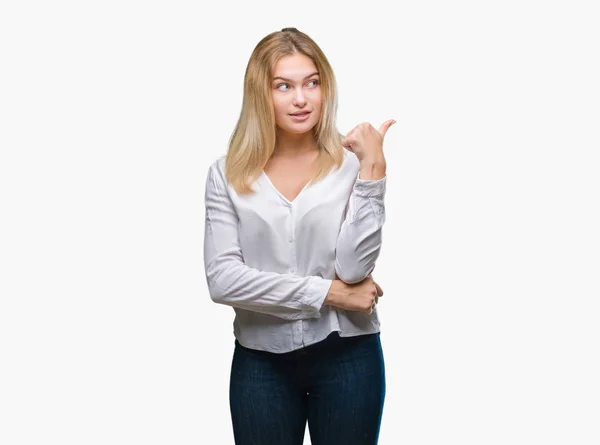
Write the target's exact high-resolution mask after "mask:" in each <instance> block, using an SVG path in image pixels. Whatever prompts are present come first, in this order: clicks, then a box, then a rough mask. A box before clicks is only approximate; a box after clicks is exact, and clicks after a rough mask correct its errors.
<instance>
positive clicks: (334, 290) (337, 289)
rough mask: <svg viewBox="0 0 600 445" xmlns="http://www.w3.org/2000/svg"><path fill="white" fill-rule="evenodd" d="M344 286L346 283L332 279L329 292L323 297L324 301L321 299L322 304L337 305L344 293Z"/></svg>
mask: <svg viewBox="0 0 600 445" xmlns="http://www.w3.org/2000/svg"><path fill="white" fill-rule="evenodd" d="M345 286H346V283H344V282H343V281H342V280H333V281H332V282H331V287H330V288H329V292H327V296H326V297H325V301H323V306H337V305H338V304H339V302H340V300H341V299H342V298H343V297H344V295H345V293H344V288H345Z"/></svg>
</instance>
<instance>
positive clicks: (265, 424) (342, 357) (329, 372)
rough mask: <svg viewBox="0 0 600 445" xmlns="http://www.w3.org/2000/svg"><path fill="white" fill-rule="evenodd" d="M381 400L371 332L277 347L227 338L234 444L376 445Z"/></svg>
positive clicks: (377, 345) (377, 349) (381, 375)
mask: <svg viewBox="0 0 600 445" xmlns="http://www.w3.org/2000/svg"><path fill="white" fill-rule="evenodd" d="M384 399H385V366H384V360H383V351H382V349H381V342H380V336H379V333H375V334H366V335H359V336H356V337H340V336H339V334H338V332H337V331H334V332H332V333H331V334H330V335H329V336H328V337H327V338H326V339H325V340H322V341H320V342H318V343H315V344H312V345H310V346H307V347H305V348H303V349H299V350H296V351H292V352H286V353H283V354H277V353H272V352H266V351H258V350H255V349H249V348H245V347H243V346H242V345H240V344H239V342H238V341H237V340H235V349H234V353H233V359H232V364H231V376H230V387H229V403H230V409H231V419H232V424H233V433H234V438H235V444H236V445H302V444H303V441H304V432H305V429H306V423H307V421H308V430H309V434H310V440H311V444H312V445H376V444H377V440H378V436H379V427H380V424H381V417H382V413H383V404H384Z"/></svg>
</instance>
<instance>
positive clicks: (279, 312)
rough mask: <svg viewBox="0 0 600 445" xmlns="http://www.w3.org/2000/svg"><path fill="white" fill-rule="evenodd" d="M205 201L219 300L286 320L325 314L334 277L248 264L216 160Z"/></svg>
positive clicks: (211, 276) (212, 286)
mask: <svg viewBox="0 0 600 445" xmlns="http://www.w3.org/2000/svg"><path fill="white" fill-rule="evenodd" d="M205 206H206V207H205V208H206V219H205V231H204V267H205V272H206V282H207V284H208V290H209V294H210V297H211V299H212V300H213V301H214V302H215V303H219V304H224V305H228V306H232V307H236V308H241V309H246V310H249V311H255V312H261V313H264V314H270V315H274V316H276V317H279V318H283V319H286V320H298V319H307V318H320V317H321V313H320V308H321V306H322V304H323V301H324V300H325V297H326V296H327V293H328V292H329V288H330V287H331V284H332V281H333V280H329V279H324V278H321V277H318V276H308V277H301V276H297V275H294V274H280V273H276V272H266V271H259V270H257V269H254V268H251V267H249V266H247V265H246V264H245V263H244V259H243V254H242V250H241V247H240V242H239V233H238V215H237V212H236V210H235V207H234V205H233V202H232V200H231V198H230V196H229V194H228V191H227V185H226V181H225V177H224V174H223V173H222V172H221V171H220V170H219V169H218V168H217V166H216V164H213V165H212V166H211V167H210V169H209V172H208V175H207V180H206V189H205Z"/></svg>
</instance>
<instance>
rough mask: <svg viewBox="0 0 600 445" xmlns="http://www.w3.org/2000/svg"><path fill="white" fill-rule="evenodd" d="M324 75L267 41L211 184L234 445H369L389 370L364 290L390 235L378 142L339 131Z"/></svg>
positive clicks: (301, 51) (302, 43)
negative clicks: (230, 315)
mask: <svg viewBox="0 0 600 445" xmlns="http://www.w3.org/2000/svg"><path fill="white" fill-rule="evenodd" d="M336 112H337V93H336V82H335V76H334V73H333V70H332V68H331V66H330V64H329V62H328V60H327V58H326V57H325V55H324V54H323V52H322V51H321V49H320V48H319V47H318V46H317V44H316V43H315V42H314V41H313V40H312V39H311V38H310V37H309V36H307V35H306V34H304V33H302V32H300V31H298V30H297V29H296V28H284V29H283V30H281V31H278V32H273V33H271V34H269V35H267V36H266V37H264V38H263V39H262V40H261V41H260V42H259V43H258V45H257V46H256V47H255V49H254V51H253V53H252V55H251V57H250V60H249V62H248V66H247V69H246V73H245V78H244V97H243V106H242V110H241V115H240V118H239V121H238V123H237V125H236V127H235V130H234V132H233V134H232V137H231V139H230V141H229V147H228V151H227V154H226V155H224V156H222V157H220V158H219V159H217V160H216V161H215V162H214V163H213V164H212V165H211V166H210V168H209V171H208V175H207V181H206V194H205V206H206V225H205V237H204V263H205V269H206V280H207V284H208V289H209V293H210V296H211V298H212V300H213V301H214V302H215V303H219V304H225V305H228V306H231V307H233V309H234V310H235V319H234V322H233V333H234V336H235V340H234V353H233V359H232V365H231V376H230V391H229V400H230V408H231V418H232V424H233V432H234V437H235V443H236V444H237V445H302V443H303V440H304V432H305V428H306V423H307V422H308V428H309V434H310V438H311V442H312V444H313V445H337V444H339V445H359V444H360V445H371V444H376V443H377V440H378V435H379V426H380V423H381V417H382V411H383V404H384V398H385V367H384V360H383V352H382V348H381V342H380V337H379V333H380V329H379V319H378V317H377V311H376V304H377V302H378V297H380V296H382V295H383V290H382V289H381V287H379V285H378V284H377V283H375V282H374V281H373V279H372V277H371V276H370V274H371V272H372V271H373V269H374V267H375V261H376V260H377V258H378V256H379V252H380V248H381V242H382V226H383V224H384V221H385V212H384V195H385V188H386V187H385V185H386V174H385V170H386V161H385V157H384V155H383V150H382V148H383V137H384V135H385V133H386V131H387V130H388V129H389V127H390V126H391V125H392V124H393V123H394V122H395V121H393V120H390V121H387V122H385V123H384V124H383V125H382V126H381V128H380V129H379V130H377V129H375V128H373V127H372V126H371V125H370V124H368V123H363V124H360V125H358V126H356V127H355V128H354V129H352V131H350V133H348V134H347V135H346V136H345V137H344V136H343V135H341V134H340V133H338V131H337V129H336V123H335V121H336Z"/></svg>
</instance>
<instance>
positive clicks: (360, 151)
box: [342, 119, 396, 162]
mask: <svg viewBox="0 0 600 445" xmlns="http://www.w3.org/2000/svg"><path fill="white" fill-rule="evenodd" d="M395 123H396V121H395V120H394V119H390V120H388V121H385V122H384V123H383V124H382V125H381V127H380V128H379V130H376V129H375V128H374V127H373V126H372V125H371V124H370V123H368V122H363V123H362V124H358V125H357V126H356V127H354V128H353V129H352V130H350V132H349V133H348V134H347V135H346V137H345V138H343V139H342V145H343V146H344V148H345V149H346V150H349V151H351V152H352V153H354V154H355V155H356V157H357V158H358V160H359V161H360V162H363V161H366V162H378V161H382V160H384V159H385V157H384V156H383V138H384V137H385V134H386V132H387V131H388V129H389V128H390V127H391V126H392V125H393V124H395Z"/></svg>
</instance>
